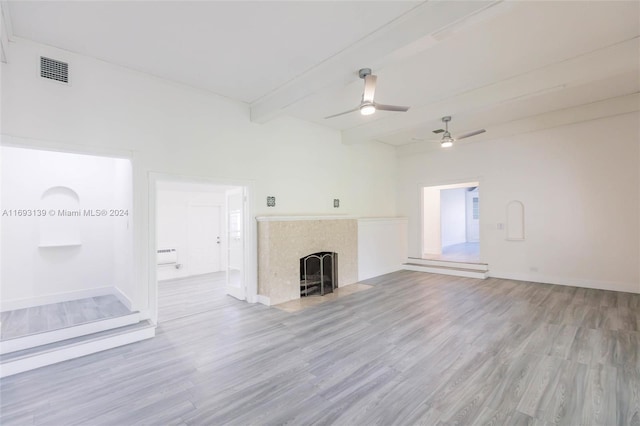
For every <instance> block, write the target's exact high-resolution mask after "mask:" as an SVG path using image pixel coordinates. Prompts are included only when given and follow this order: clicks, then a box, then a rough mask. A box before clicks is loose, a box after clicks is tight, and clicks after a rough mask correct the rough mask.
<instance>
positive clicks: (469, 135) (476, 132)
mask: <svg viewBox="0 0 640 426" xmlns="http://www.w3.org/2000/svg"><path fill="white" fill-rule="evenodd" d="M484 132H486V130H485V129H480V130H475V131H473V132H469V133H465V134H464V135H461V136H458V137H457V138H456V140H460V139H464V138H470V137H471V136H475V135H479V134H480V133H484Z"/></svg>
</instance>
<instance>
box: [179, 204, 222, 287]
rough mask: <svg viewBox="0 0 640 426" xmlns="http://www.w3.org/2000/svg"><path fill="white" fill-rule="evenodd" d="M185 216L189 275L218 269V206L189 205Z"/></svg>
mask: <svg viewBox="0 0 640 426" xmlns="http://www.w3.org/2000/svg"><path fill="white" fill-rule="evenodd" d="M187 217H188V223H187V247H188V248H187V271H188V273H189V275H199V274H208V273H210V272H218V271H220V270H221V268H220V254H221V253H220V206H211V205H209V206H207V205H190V206H189V208H188V214H187Z"/></svg>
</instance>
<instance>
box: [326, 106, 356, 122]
mask: <svg viewBox="0 0 640 426" xmlns="http://www.w3.org/2000/svg"><path fill="white" fill-rule="evenodd" d="M359 109H360V107H359V106H357V107H355V108H353V109H350V110H349V111H344V112H339V113H338V114H333V115H329V116H327V117H325V118H324V119H325V120H326V119H327V118H333V117H339V116H341V115H345V114H351V113H352V112H355V111H358V110H359Z"/></svg>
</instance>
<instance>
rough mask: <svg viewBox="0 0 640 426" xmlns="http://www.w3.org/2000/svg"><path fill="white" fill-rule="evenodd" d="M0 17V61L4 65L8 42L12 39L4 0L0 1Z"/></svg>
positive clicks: (9, 18) (9, 20)
mask: <svg viewBox="0 0 640 426" xmlns="http://www.w3.org/2000/svg"><path fill="white" fill-rule="evenodd" d="M0 15H1V16H0V61H2V62H4V63H5V64H6V63H7V60H8V55H9V53H8V52H9V40H11V38H12V37H13V28H12V26H11V15H10V14H9V3H8V2H7V1H6V0H2V1H0Z"/></svg>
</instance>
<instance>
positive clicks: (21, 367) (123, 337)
mask: <svg viewBox="0 0 640 426" xmlns="http://www.w3.org/2000/svg"><path fill="white" fill-rule="evenodd" d="M155 334H156V329H155V327H146V328H143V329H140V330H135V331H131V332H128V333H123V334H120V335H116V336H112V337H108V338H103V339H97V340H94V341H90V342H87V343H83V344H80V345H74V346H69V347H63V348H60V349H57V350H55V351H48V352H44V353H42V354H38V355H35V356H31V357H28V358H24V359H17V360H15V361H10V362H6V363H3V364H2V365H1V366H0V377H8V376H13V375H14V374H18V373H23V372H25V371H29V370H35V369H36V368H40V367H45V366H47V365H52V364H57V363H59V362H62V361H67V360H70V359H74V358H80V357H83V356H85V355H90V354H93V353H96V352H101V351H104V350H107V349H111V348H116V347H118V346H124V345H128V344H129V343H134V342H139V341H141V340H146V339H151V338H152V337H154V336H155Z"/></svg>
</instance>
